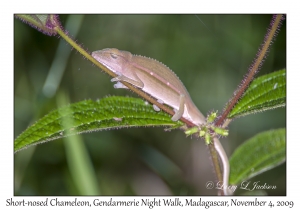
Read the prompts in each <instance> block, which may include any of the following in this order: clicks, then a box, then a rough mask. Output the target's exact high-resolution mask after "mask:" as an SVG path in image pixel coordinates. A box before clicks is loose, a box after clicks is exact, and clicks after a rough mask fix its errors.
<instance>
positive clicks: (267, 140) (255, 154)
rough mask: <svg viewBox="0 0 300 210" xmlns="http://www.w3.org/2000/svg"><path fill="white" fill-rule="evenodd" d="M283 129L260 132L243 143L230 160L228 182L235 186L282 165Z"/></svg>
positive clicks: (283, 154) (283, 148)
mask: <svg viewBox="0 0 300 210" xmlns="http://www.w3.org/2000/svg"><path fill="white" fill-rule="evenodd" d="M285 133H286V132H285V128H281V129H277V130H271V131H266V132H262V133H260V134H257V135H255V136H254V137H252V138H251V139H249V140H247V141H246V142H245V143H243V144H242V145H241V146H240V147H239V148H237V149H236V150H235V151H234V153H233V155H232V156H231V158H230V168H231V169H230V181H229V183H230V184H232V185H236V184H238V183H240V182H242V181H245V180H247V179H250V178H251V177H254V176H256V175H258V174H260V173H262V172H264V171H267V170H270V169H272V168H274V167H275V166H277V165H279V164H281V163H283V162H284V161H285V157H286V152H285V151H286V149H285V136H286V135H285Z"/></svg>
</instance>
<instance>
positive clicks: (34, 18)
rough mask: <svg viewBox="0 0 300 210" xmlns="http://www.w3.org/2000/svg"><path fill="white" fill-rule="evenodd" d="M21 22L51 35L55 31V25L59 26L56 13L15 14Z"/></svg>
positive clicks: (54, 33)
mask: <svg viewBox="0 0 300 210" xmlns="http://www.w3.org/2000/svg"><path fill="white" fill-rule="evenodd" d="M15 17H17V18H19V19H20V20H22V21H23V22H25V23H27V24H28V25H30V26H31V27H33V28H35V29H37V30H39V31H41V32H42V33H44V34H46V35H49V36H53V35H56V34H57V32H56V30H55V27H60V21H59V18H58V15H26V14H24V15H18V14H17V15H15Z"/></svg>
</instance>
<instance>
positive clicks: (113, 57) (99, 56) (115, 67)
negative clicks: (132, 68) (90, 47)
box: [92, 48, 132, 73]
mask: <svg viewBox="0 0 300 210" xmlns="http://www.w3.org/2000/svg"><path fill="white" fill-rule="evenodd" d="M92 56H93V58H95V59H96V60H97V61H98V62H99V63H101V64H103V65H104V66H106V67H107V68H109V69H110V70H111V71H113V72H115V73H116V72H119V73H121V72H122V70H123V69H124V68H123V66H124V65H126V63H128V62H129V61H130V60H131V58H132V54H131V53H130V52H127V51H121V50H118V49H115V48H106V49H103V50H98V51H94V52H92Z"/></svg>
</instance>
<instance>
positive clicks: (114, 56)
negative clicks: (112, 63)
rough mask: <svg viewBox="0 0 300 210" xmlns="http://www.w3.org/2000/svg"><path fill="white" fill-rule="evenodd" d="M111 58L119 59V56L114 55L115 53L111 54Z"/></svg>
mask: <svg viewBox="0 0 300 210" xmlns="http://www.w3.org/2000/svg"><path fill="white" fill-rule="evenodd" d="M110 56H111V57H112V58H113V59H117V58H118V56H117V55H116V54H113V53H110Z"/></svg>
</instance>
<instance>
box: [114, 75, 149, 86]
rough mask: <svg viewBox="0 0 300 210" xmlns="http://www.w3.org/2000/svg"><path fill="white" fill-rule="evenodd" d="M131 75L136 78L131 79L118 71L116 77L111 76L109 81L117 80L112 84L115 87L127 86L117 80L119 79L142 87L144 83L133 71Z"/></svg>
mask: <svg viewBox="0 0 300 210" xmlns="http://www.w3.org/2000/svg"><path fill="white" fill-rule="evenodd" d="M132 75H133V76H134V78H135V79H136V80H133V79H131V78H129V77H126V76H124V75H123V74H121V73H119V74H118V76H117V77H115V78H112V79H111V80H110V81H111V82H118V83H117V84H115V85H114V87H115V88H127V87H126V86H125V85H123V84H121V83H120V82H119V81H121V82H128V83H130V84H132V85H134V86H136V87H138V88H141V89H142V88H143V87H144V83H143V82H142V81H141V80H140V78H139V77H138V76H137V75H136V74H135V73H133V74H132Z"/></svg>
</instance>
